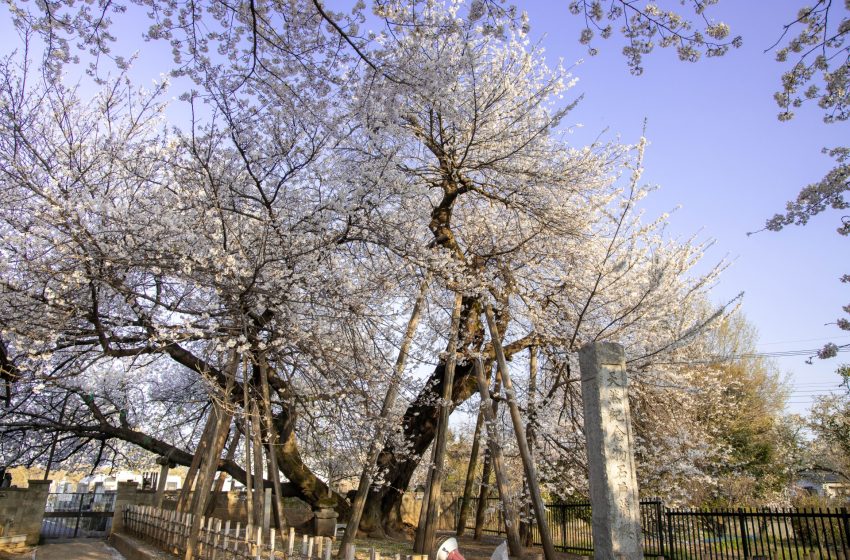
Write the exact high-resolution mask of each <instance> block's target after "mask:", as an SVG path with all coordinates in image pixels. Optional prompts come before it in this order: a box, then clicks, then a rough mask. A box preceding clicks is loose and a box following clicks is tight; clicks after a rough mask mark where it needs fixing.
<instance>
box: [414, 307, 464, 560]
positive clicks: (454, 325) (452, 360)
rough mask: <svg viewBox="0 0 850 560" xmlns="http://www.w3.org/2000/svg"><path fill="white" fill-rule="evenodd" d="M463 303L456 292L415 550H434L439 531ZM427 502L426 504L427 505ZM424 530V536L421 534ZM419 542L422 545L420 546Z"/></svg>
mask: <svg viewBox="0 0 850 560" xmlns="http://www.w3.org/2000/svg"><path fill="white" fill-rule="evenodd" d="M462 306H463V295H462V294H461V293H460V292H456V293H455V299H454V307H453V308H452V322H451V329H450V330H449V344H448V348H447V356H446V365H445V368H444V371H443V393H442V399H441V402H440V417H439V421H438V423H437V436H436V439H435V441H434V466H433V469H432V470H431V484H430V485H429V486H428V503H427V507H428V510H427V515H426V517H425V526H424V527H423V526H422V525H420V526H419V528H418V530H417V532H416V542H415V543H414V546H413V550H414V551H415V552H419V553H424V554H430V553H431V552H432V551H433V548H434V539H435V537H436V535H437V524H438V516H439V507H440V495H441V491H442V485H443V463H445V457H446V437H447V435H448V432H449V416H450V415H451V413H452V388H453V385H454V380H455V365H456V364H457V346H458V331H459V330H460V312H461V307H462ZM425 506H426V504H424V503H423V504H422V507H423V508H424V507H425ZM420 533H421V538H420ZM417 545H418V547H417Z"/></svg>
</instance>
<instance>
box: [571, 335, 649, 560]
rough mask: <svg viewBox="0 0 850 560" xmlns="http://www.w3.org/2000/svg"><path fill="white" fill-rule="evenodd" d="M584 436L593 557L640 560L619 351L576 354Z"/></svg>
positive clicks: (594, 347) (600, 347) (592, 348)
mask: <svg viewBox="0 0 850 560" xmlns="http://www.w3.org/2000/svg"><path fill="white" fill-rule="evenodd" d="M579 364H580V366H581V394H582V402H583V403H584V432H585V436H586V438H587V466H588V471H589V478H590V503H591V508H592V515H593V553H594V554H593V557H594V558H596V559H598V560H609V559H610V560H614V559H617V560H619V559H623V560H639V559H641V558H643V537H642V534H641V524H640V502H639V499H638V486H637V477H636V475H635V459H634V437H633V435H632V428H631V421H630V416H629V398H628V380H627V378H626V359H625V353H624V352H623V347H622V346H620V345H619V344H614V343H612V342H597V343H593V344H588V345H587V346H585V347H584V348H582V349H581V351H580V352H579Z"/></svg>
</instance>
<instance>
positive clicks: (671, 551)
mask: <svg viewBox="0 0 850 560" xmlns="http://www.w3.org/2000/svg"><path fill="white" fill-rule="evenodd" d="M664 517H665V519H664V521H666V523H665V525H666V526H667V545H668V546H667V548H668V550H667V552H668V554H670V556H665V557H664V558H669V559H671V560H672V559H673V558H675V557H676V553H675V549H674V548H673V513H672V512H671V511H670V510H669V509H667V508H665V515H664Z"/></svg>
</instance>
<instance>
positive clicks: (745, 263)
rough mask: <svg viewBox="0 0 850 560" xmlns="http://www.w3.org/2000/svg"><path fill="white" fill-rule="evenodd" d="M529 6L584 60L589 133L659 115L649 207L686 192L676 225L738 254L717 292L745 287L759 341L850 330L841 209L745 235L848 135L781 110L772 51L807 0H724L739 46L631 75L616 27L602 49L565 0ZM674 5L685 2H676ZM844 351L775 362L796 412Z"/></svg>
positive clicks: (723, 15)
mask: <svg viewBox="0 0 850 560" xmlns="http://www.w3.org/2000/svg"><path fill="white" fill-rule="evenodd" d="M521 4H522V6H523V7H524V8H525V9H526V10H527V11H528V13H529V16H530V18H531V28H532V34H531V35H532V37H533V38H535V39H539V38H541V37H542V44H543V45H544V46H545V48H546V53H547V58H548V59H551V60H553V61H554V60H556V59H557V58H558V57H562V58H563V59H564V62H565V64H567V65H569V64H570V63H572V62H573V61H575V60H577V59H579V58H584V62H583V63H582V64H581V65H579V66H578V67H576V68H575V70H574V73H575V74H576V75H577V76H578V77H579V83H578V85H577V86H576V88H575V90H574V91H576V92H577V93H583V94H584V95H585V97H584V100H583V101H582V102H581V104H580V105H579V106H578V108H577V109H576V110H575V112H574V113H573V120H574V121H575V122H580V123H582V124H583V125H584V126H583V128H582V129H580V130H579V131H578V132H577V133H576V134H575V137H576V142H577V143H586V142H589V141H592V140H593V139H594V138H595V137H596V136H597V135H598V134H599V132H600V131H601V130H603V129H606V128H607V129H609V131H610V134H620V135H621V136H622V138H623V140H624V141H634V140H635V139H637V138H638V137H639V136H640V133H641V127H642V126H643V120H644V118H646V119H647V121H648V125H647V137H648V139H649V141H650V146H649V148H648V150H647V154H646V162H645V167H646V172H645V174H644V178H645V180H646V181H647V182H648V183H652V184H657V185H659V186H660V187H661V188H660V190H659V191H657V192H656V193H654V194H652V195H650V197H649V198H648V199H647V206H648V208H649V209H650V211H655V212H663V211H668V210H671V209H673V208H675V207H676V206H677V205H679V204H681V205H682V208H681V209H679V210H678V211H676V212H675V213H674V214H673V216H672V228H671V231H672V232H673V233H674V234H676V235H679V236H682V237H688V236H690V235H692V234H693V233H695V232H699V233H700V234H701V235H702V236H704V237H705V238H712V239H715V240H716V243H715V245H714V247H713V248H712V250H711V251H710V252H709V253H708V255H707V260H708V261H709V262H714V261H716V260H718V259H720V258H723V257H724V256H727V255H728V257H730V258H731V259H734V264H733V265H732V267H730V268H729V269H728V270H727V272H725V273H724V275H723V277H722V279H721V281H720V283H719V285H718V286H717V287H716V289H715V296H714V299H715V301H717V302H721V301H725V300H727V299H729V298H731V297H734V295H735V294H737V293H739V292H740V291H744V292H745V297H744V302H743V311H744V313H745V314H746V315H747V317H748V318H749V320H750V321H751V322H752V323H754V324H755V326H756V328H757V329H758V331H759V340H760V342H759V345H758V349H759V350H760V351H764V352H775V351H782V350H798V349H808V348H817V347H820V346H821V345H823V344H824V343H825V342H828V341H830V340H832V341H834V342H835V343H836V344H841V343H845V344H846V343H848V342H850V333H848V332H846V331H841V330H839V329H838V328H837V327H836V326H834V325H827V323H832V322H834V321H835V319H836V318H837V317H839V316H840V315H841V314H842V311H841V306H842V305H846V304H847V303H850V285H848V284H841V283H840V282H839V281H838V279H839V277H840V276H841V275H842V274H845V273H850V259H848V258H847V257H848V255H850V252H848V250H850V240H848V239H847V238H844V237H842V236H840V235H838V234H837V233H836V232H835V229H836V228H837V227H838V225H839V222H840V216H841V215H840V213H838V212H831V213H824V214H823V215H821V216H818V217H817V218H815V219H814V220H812V221H811V222H810V223H809V225H807V226H805V227H802V228H801V227H792V228H790V229H787V230H785V231H782V232H779V233H772V232H762V233H759V234H757V235H753V236H750V237H748V236H747V235H746V233H747V232H748V231H755V230H758V229H761V228H762V226H763V224H764V222H765V220H766V219H767V218H769V217H771V216H772V215H773V214H774V213H776V212H778V211H781V210H782V209H783V208H784V205H785V202H786V201H788V200H790V199H793V198H794V197H795V196H796V194H797V192H798V191H799V190H800V188H801V187H803V186H804V185H806V184H808V183H810V182H814V181H816V180H818V179H820V178H821V177H823V175H824V174H825V173H826V172H827V171H828V170H829V169H831V167H832V166H831V161H832V160H830V159H829V158H828V157H827V156H825V155H823V154H821V153H820V149H821V148H822V147H824V146H830V147H831V146H839V145H846V144H847V143H848V140H850V134H848V132H850V126H848V123H844V124H833V125H826V124H823V122H822V120H821V115H820V113H819V112H818V110H817V107H816V106H814V105H813V106H811V107H809V108H804V109H803V110H800V111H798V114H797V117H796V118H795V119H794V120H792V121H791V122H786V123H781V122H779V121H778V120H777V119H776V114H777V112H778V108H777V106H776V104H775V102H774V101H773V92H774V91H776V90H777V88H778V86H779V84H780V75H781V72H782V70H783V66H782V65H780V64H779V63H777V62H775V59H774V55H773V54H772V53H765V52H764V50H765V49H767V48H768V47H770V46H771V45H772V44H773V43H774V42H775V41H776V40H777V39H778V38H779V36H780V34H781V31H782V26H783V25H784V24H785V23H788V22H790V21H791V20H793V19H794V16H795V14H796V13H797V10H798V9H799V8H800V7H801V6H802V3H801V2H799V1H796V2H795V1H788V0H781V1H779V0H746V1H743V2H742V1H740V0H723V1H721V2H720V3H719V4H718V5H717V6H713V7H712V8H711V11H710V12H709V14H711V15H714V16H715V19H716V20H718V21H723V22H725V23H727V24H729V25H730V26H731V28H732V33H733V35H735V34H740V35H742V36H743V38H744V44H743V46H742V47H741V48H740V49H738V50H734V51H730V52H729V54H727V55H726V56H724V57H722V58H716V59H704V60H701V61H700V62H699V63H697V64H689V63H683V62H680V61H679V60H678V59H677V57H676V55H675V52H674V51H669V52H668V51H662V50H658V51H656V52H654V53H653V54H651V55H649V56H647V57H645V58H644V61H645V64H644V67H645V71H644V74H643V75H642V76H640V77H635V76H632V75H631V74H629V71H628V68H627V67H626V62H625V58H624V57H623V56H622V54H621V52H620V49H621V47H622V43H621V42H618V41H616V40H615V39H611V40H609V41H599V42H598V43H597V44H596V45H595V46H597V47H598V49H599V51H600V52H599V54H598V55H597V56H595V57H588V56H587V55H586V49H585V48H584V47H583V46H582V45H580V44H579V43H578V40H577V37H578V33H579V30H580V27H579V26H580V23H581V21H580V20H579V19H578V18H576V17H573V16H570V15H569V14H568V13H567V2H566V1H563V2H561V1H552V0H536V1H526V2H522V3H521ZM671 4H676V6H675V7H678V2H675V3H671ZM841 8H842V7H841V6H838V7H837V9H839V12H838V13H841V12H840V9H841ZM842 358H843V359H844V360H848V361H850V354H839V356H838V358H836V359H832V360H827V361H820V360H818V361H816V363H815V364H814V365H807V364H806V363H805V357H792V358H784V359H781V360H777V364H778V366H779V367H780V369H781V371H782V372H785V373H789V374H790V375H791V380H792V383H793V384H794V386H795V387H794V389H793V390H794V393H793V394H792V396H791V399H790V404H789V410H790V411H793V412H804V411H805V410H806V409H807V408H808V403H809V402H810V401H811V397H812V395H814V394H815V393H813V392H811V391H812V390H817V391H818V392H821V393H822V392H824V389H825V388H826V387H827V385H828V384H831V385H833V386H835V385H837V384H838V379H839V378H838V376H837V375H835V373H834V371H835V368H836V367H837V365H838V364H839V363H840V360H841V359H842Z"/></svg>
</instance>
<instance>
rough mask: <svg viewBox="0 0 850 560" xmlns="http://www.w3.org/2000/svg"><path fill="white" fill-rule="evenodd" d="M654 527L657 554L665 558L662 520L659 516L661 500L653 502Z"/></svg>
mask: <svg viewBox="0 0 850 560" xmlns="http://www.w3.org/2000/svg"><path fill="white" fill-rule="evenodd" d="M655 525H656V531H657V533H658V552H659V553H660V554H661V556H664V557H665V558H666V557H667V555H666V554H664V518H663V516H662V515H661V500H655Z"/></svg>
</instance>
